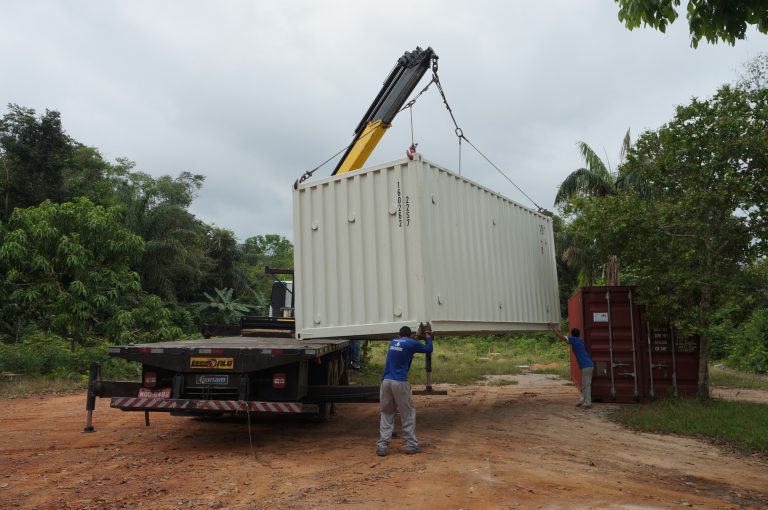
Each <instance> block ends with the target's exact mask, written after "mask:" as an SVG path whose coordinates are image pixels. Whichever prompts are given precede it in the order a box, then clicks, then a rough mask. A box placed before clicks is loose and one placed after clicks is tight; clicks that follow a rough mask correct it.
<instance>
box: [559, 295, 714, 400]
mask: <svg viewBox="0 0 768 510" xmlns="http://www.w3.org/2000/svg"><path fill="white" fill-rule="evenodd" d="M568 327H569V329H571V328H577V329H579V330H580V331H581V332H582V337H583V338H584V340H585V344H586V347H587V350H588V352H589V353H590V355H591V357H592V360H593V361H594V365H595V369H594V373H593V376H592V400H593V401H595V402H624V403H629V402H647V401H650V400H653V399H655V398H659V397H667V396H675V397H676V396H694V395H696V391H697V377H698V371H699V352H698V338H696V337H693V338H687V337H683V336H681V335H679V334H677V332H676V331H675V330H674V329H673V328H672V327H670V326H669V325H668V324H653V323H651V322H650V321H649V319H648V318H647V313H646V310H645V307H644V306H642V305H640V304H639V303H638V296H637V293H636V290H635V289H634V287H627V286H608V287H583V288H581V289H579V290H578V291H577V292H575V293H574V294H573V295H572V296H571V297H570V299H569V300H568ZM571 380H572V381H573V382H574V384H575V385H576V386H577V387H579V388H580V387H581V371H580V370H579V367H578V364H577V361H576V359H575V357H574V356H573V354H571Z"/></svg>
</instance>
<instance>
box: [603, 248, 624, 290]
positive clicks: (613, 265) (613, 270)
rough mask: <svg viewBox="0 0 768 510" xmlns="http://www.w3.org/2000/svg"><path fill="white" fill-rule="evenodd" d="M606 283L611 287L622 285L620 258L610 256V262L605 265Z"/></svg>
mask: <svg viewBox="0 0 768 510" xmlns="http://www.w3.org/2000/svg"><path fill="white" fill-rule="evenodd" d="M605 283H606V285H609V286H615V285H621V277H620V275H619V257H617V256H616V255H608V260H607V261H606V263H605Z"/></svg>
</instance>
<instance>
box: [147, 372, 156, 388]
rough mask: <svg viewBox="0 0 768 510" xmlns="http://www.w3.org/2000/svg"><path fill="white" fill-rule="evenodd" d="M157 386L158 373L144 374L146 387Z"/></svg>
mask: <svg viewBox="0 0 768 510" xmlns="http://www.w3.org/2000/svg"><path fill="white" fill-rule="evenodd" d="M156 384H157V373H155V372H144V387H145V388H154V387H155V385H156Z"/></svg>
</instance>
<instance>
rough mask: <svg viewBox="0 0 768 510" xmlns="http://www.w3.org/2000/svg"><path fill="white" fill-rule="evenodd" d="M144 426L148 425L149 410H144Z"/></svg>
mask: <svg viewBox="0 0 768 510" xmlns="http://www.w3.org/2000/svg"><path fill="white" fill-rule="evenodd" d="M144 426H146V427H149V411H144Z"/></svg>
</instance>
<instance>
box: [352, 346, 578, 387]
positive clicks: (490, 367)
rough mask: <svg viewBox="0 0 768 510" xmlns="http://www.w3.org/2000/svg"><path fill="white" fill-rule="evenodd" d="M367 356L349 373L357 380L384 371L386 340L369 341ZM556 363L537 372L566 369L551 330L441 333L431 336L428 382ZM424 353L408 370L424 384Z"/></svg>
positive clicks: (368, 380)
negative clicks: (463, 334)
mask: <svg viewBox="0 0 768 510" xmlns="http://www.w3.org/2000/svg"><path fill="white" fill-rule="evenodd" d="M370 344H371V345H370V351H369V352H370V359H369V360H368V363H367V364H366V365H365V366H364V368H363V370H362V371H360V372H358V373H356V374H355V375H353V380H354V382H356V383H359V384H378V382H379V381H380V380H381V374H382V373H383V372H384V362H385V360H386V354H387V348H388V347H389V342H383V341H371V342H370ZM537 363H538V364H541V365H547V364H552V363H557V364H558V367H557V368H552V367H550V368H546V369H542V370H543V371H538V370H537V371H536V372H537V373H556V374H558V375H562V374H567V373H568V346H567V345H566V344H565V343H564V342H560V341H558V340H557V339H555V338H554V336H553V335H551V334H528V335H504V336H497V337H462V338H456V337H445V338H438V339H437V340H435V350H434V352H433V354H432V383H434V384H439V383H452V384H462V385H466V384H473V383H476V382H477V381H480V380H482V379H483V378H484V376H486V375H516V374H520V373H522V371H523V369H521V368H519V367H520V366H522V365H527V366H529V367H530V366H531V365H534V364H537ZM425 377H426V372H425V371H424V355H423V354H416V355H415V356H414V357H413V365H412V366H411V371H410V374H409V380H410V381H411V382H412V383H414V384H424V382H425Z"/></svg>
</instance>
